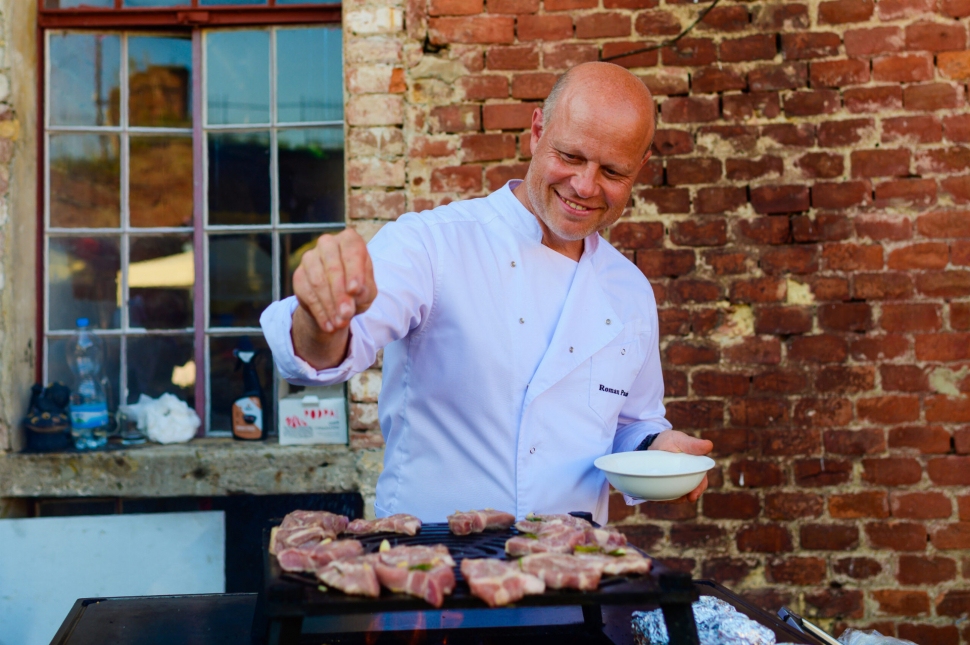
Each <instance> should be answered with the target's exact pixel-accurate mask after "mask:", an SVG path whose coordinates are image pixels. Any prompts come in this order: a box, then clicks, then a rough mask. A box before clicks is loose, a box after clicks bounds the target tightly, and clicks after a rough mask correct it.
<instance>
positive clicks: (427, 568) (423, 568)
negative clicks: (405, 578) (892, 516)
mask: <svg viewBox="0 0 970 645" xmlns="http://www.w3.org/2000/svg"><path fill="white" fill-rule="evenodd" d="M408 571H431V565H430V564H428V563H427V562H425V563H424V564H415V565H413V566H411V567H408Z"/></svg>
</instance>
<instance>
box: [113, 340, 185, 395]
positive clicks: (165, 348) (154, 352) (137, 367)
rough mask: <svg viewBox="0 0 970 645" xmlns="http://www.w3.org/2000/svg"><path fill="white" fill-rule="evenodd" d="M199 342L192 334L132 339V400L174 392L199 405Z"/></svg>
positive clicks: (129, 351)
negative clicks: (197, 364)
mask: <svg viewBox="0 0 970 645" xmlns="http://www.w3.org/2000/svg"><path fill="white" fill-rule="evenodd" d="M196 377H197V373H196V365H195V343H194V341H193V338H192V336H190V335H179V336H146V337H134V338H129V339H128V402H129V403H135V402H137V401H138V397H139V395H141V394H144V395H146V396H150V397H152V398H154V399H157V398H158V397H160V396H161V395H163V394H166V393H168V394H174V395H175V396H177V397H178V398H180V399H181V400H183V401H185V402H186V403H187V404H188V406H189V407H190V408H194V407H195V379H196Z"/></svg>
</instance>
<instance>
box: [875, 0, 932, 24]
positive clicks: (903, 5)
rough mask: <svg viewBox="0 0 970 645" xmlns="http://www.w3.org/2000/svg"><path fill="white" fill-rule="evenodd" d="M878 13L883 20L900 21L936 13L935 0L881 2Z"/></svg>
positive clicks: (887, 0)
mask: <svg viewBox="0 0 970 645" xmlns="http://www.w3.org/2000/svg"><path fill="white" fill-rule="evenodd" d="M876 11H877V12H878V14H879V18H880V19H881V20H884V21H886V20H898V19H900V18H911V17H913V16H919V15H921V14H927V13H935V12H936V2H935V0H880V2H878V3H877V4H876Z"/></svg>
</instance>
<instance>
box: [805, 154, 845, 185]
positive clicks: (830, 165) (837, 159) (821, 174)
mask: <svg viewBox="0 0 970 645" xmlns="http://www.w3.org/2000/svg"><path fill="white" fill-rule="evenodd" d="M795 167H796V168H798V169H799V170H801V171H802V176H803V177H805V178H807V179H834V178H835V177H841V176H842V173H843V172H845V165H844V162H843V159H842V155H839V154H832V153H828V152H809V153H807V154H804V155H802V156H801V157H799V158H798V159H796V160H795Z"/></svg>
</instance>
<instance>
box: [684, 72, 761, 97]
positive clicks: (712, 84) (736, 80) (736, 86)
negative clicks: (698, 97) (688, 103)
mask: <svg viewBox="0 0 970 645" xmlns="http://www.w3.org/2000/svg"><path fill="white" fill-rule="evenodd" d="M690 82H691V89H692V90H693V91H694V93H695V94H697V93H700V94H713V93H715V92H729V91H731V90H745V89H747V88H748V77H747V75H746V74H745V73H744V72H741V71H738V70H736V69H732V68H723V67H702V68H701V69H698V70H696V71H695V72H694V73H692V74H691V79H690Z"/></svg>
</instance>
